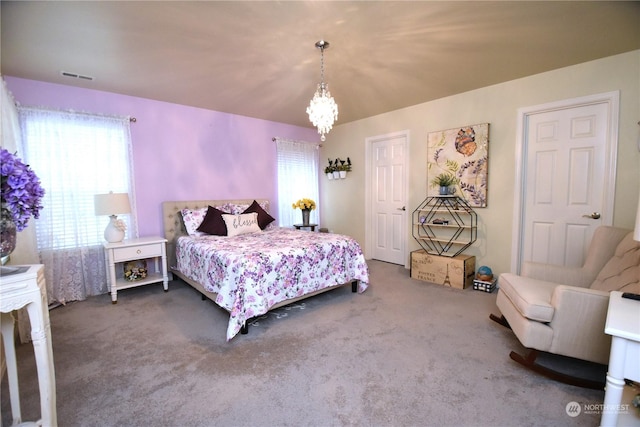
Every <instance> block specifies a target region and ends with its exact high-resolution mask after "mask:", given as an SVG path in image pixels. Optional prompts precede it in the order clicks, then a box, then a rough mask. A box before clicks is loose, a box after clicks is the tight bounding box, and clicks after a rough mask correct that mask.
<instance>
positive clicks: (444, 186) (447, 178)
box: [431, 172, 458, 196]
mask: <svg viewBox="0 0 640 427" xmlns="http://www.w3.org/2000/svg"><path fill="white" fill-rule="evenodd" d="M457 183H458V178H456V177H455V176H453V174H451V173H448V172H443V173H441V174H440V175H438V176H436V177H435V178H433V179H432V180H431V185H432V186H434V187H439V193H440V195H441V196H447V195H449V194H453V193H454V192H455V189H454V191H451V190H452V189H451V187H452V186H454V185H456V184H457Z"/></svg>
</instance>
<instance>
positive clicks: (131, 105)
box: [5, 76, 318, 236]
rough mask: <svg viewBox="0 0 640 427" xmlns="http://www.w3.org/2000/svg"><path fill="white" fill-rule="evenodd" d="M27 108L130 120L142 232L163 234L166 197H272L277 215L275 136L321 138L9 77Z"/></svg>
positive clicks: (222, 115)
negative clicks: (58, 109)
mask: <svg viewBox="0 0 640 427" xmlns="http://www.w3.org/2000/svg"><path fill="white" fill-rule="evenodd" d="M5 80H6V82H7V87H8V88H9V90H10V91H11V92H12V93H13V96H14V97H15V99H16V101H18V102H19V103H20V104H22V105H29V106H34V105H36V106H46V107H51V108H60V109H74V110H80V111H88V112H94V113H102V114H116V115H131V116H134V117H136V119H137V122H136V123H132V124H131V138H132V141H133V158H134V176H135V190H136V204H137V212H138V229H139V234H140V236H149V235H159V236H161V235H162V234H163V232H162V207H161V203H162V202H163V201H165V200H203V199H238V198H247V199H248V198H268V199H269V200H271V201H272V206H273V207H272V210H274V213H275V216H277V214H278V213H277V211H276V209H277V182H276V175H277V173H276V172H277V170H276V150H275V144H274V143H273V142H272V138H273V137H274V136H279V137H283V138H289V139H297V140H306V141H317V140H318V135H317V133H316V131H315V130H314V129H311V128H302V127H297V126H290V125H285V124H282V123H276V122H269V121H266V120H258V119H252V118H249V117H244V116H237V115H233V114H227V113H220V112H217V111H211V110H205V109H201V108H194V107H188V106H184V105H178V104H170V103H166V102H160V101H153V100H150V99H143V98H135V97H131V96H125V95H118V94H115V93H109V92H101V91H96V90H90V89H82V88H76V87H71V86H64V85H57V84H51V83H44V82H39V81H34V80H25V79H20V78H16V77H10V76H5Z"/></svg>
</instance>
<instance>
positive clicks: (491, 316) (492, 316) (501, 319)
mask: <svg viewBox="0 0 640 427" xmlns="http://www.w3.org/2000/svg"><path fill="white" fill-rule="evenodd" d="M489 319H491V320H493V321H494V322H496V323H497V324H499V325H502V326H504V327H505V328H509V329H511V325H509V322H507V319H505V318H504V316H500V317H498V316H496V315H495V314H493V313H489Z"/></svg>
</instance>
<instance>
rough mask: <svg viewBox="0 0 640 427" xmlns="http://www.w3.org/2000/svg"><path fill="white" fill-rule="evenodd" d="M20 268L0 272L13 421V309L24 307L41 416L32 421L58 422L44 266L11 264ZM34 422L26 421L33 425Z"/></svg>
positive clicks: (16, 397)
mask: <svg viewBox="0 0 640 427" xmlns="http://www.w3.org/2000/svg"><path fill="white" fill-rule="evenodd" d="M10 268H16V269H19V270H18V272H17V273H14V274H3V275H2V276H0V312H1V313H2V314H1V321H0V323H1V330H2V338H3V343H4V349H5V355H6V361H7V377H8V382H9V394H10V396H11V412H12V415H13V425H17V424H21V423H22V414H21V412H20V393H19V387H18V368H17V360H16V352H15V338H14V329H13V328H14V319H13V316H12V315H11V314H10V313H11V312H12V311H13V310H18V309H20V308H22V307H26V309H27V313H28V314H29V321H30V323H31V340H32V341H33V352H34V355H35V359H36V367H37V370H38V385H39V387H40V412H41V413H40V416H41V419H40V420H38V421H37V422H36V423H35V424H36V425H40V426H46V427H49V426H51V427H55V426H57V425H58V421H57V417H56V381H55V372H54V366H53V350H52V347H51V327H50V324H49V308H48V306H47V287H46V285H45V280H44V266H43V265H41V264H37V265H26V266H12V267H10ZM33 424H34V423H29V425H33Z"/></svg>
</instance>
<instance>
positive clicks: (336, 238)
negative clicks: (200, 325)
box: [176, 227, 369, 340]
mask: <svg viewBox="0 0 640 427" xmlns="http://www.w3.org/2000/svg"><path fill="white" fill-rule="evenodd" d="M176 258H177V267H178V270H179V271H180V272H181V273H183V274H184V275H185V276H187V277H189V278H190V279H193V280H195V281H197V282H198V283H201V284H202V285H203V286H204V287H205V289H206V290H208V291H210V292H215V293H217V294H218V295H217V297H216V303H217V304H218V305H220V306H221V307H223V308H225V309H226V310H227V311H229V313H230V318H229V325H228V328H227V340H230V339H231V338H233V337H234V336H235V335H236V334H237V333H238V332H239V331H240V329H241V327H242V325H243V324H244V323H245V322H246V321H247V320H249V319H250V318H252V317H255V316H259V315H261V314H264V313H266V312H267V311H269V309H270V308H271V307H272V306H273V305H275V304H277V303H279V302H282V301H285V300H288V299H291V298H296V297H300V296H303V295H306V294H309V293H312V292H315V291H318V290H321V289H324V288H327V287H331V286H334V285H339V284H343V283H349V282H352V281H354V280H358V292H364V290H365V289H367V286H368V283H369V270H368V267H367V264H366V262H365V259H364V255H363V254H362V249H361V248H360V245H359V244H358V243H357V242H356V241H355V240H354V239H352V238H351V237H348V236H344V235H340V234H330V233H313V232H308V231H298V230H293V229H287V228H279V227H275V228H270V229H267V230H265V231H262V232H260V233H251V234H242V235H239V236H233V237H227V236H211V235H205V236H197V237H193V236H183V237H180V238H179V239H178V241H177V244H176Z"/></svg>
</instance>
